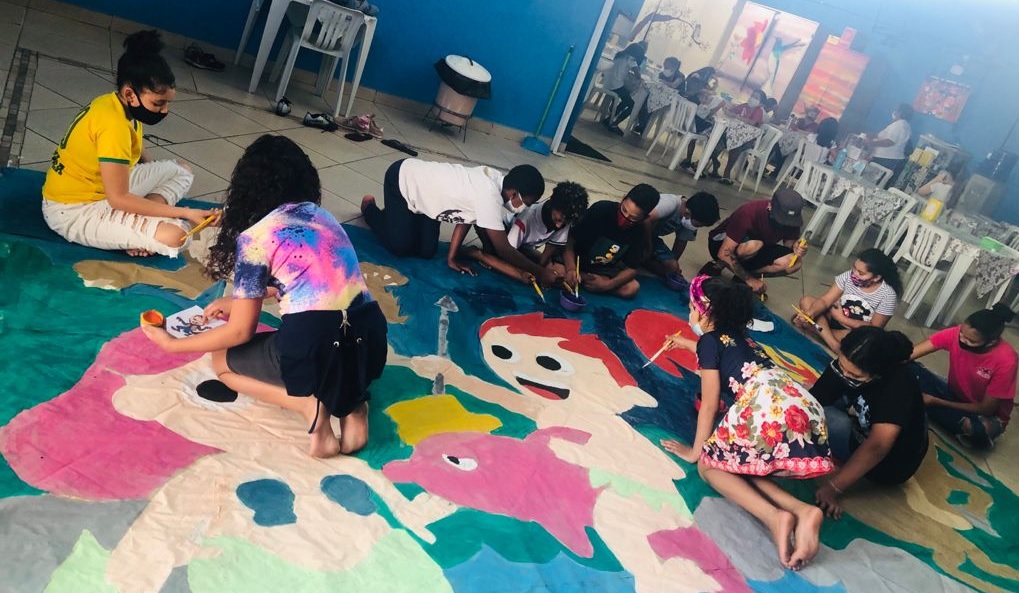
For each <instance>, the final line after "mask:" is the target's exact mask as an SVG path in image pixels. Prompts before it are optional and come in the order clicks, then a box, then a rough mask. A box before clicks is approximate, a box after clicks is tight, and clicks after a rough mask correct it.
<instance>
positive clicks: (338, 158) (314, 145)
mask: <svg viewBox="0 0 1019 593" xmlns="http://www.w3.org/2000/svg"><path fill="white" fill-rule="evenodd" d="M280 133H281V134H283V135H284V136H286V137H287V138H290V139H291V140H293V141H294V142H296V143H298V144H300V145H301V146H303V147H304V148H307V149H310V150H313V151H315V152H317V153H319V154H321V155H322V156H324V157H326V158H328V159H330V160H332V161H334V162H337V163H349V162H354V161H360V160H364V159H369V158H372V157H373V156H375V155H374V154H372V153H371V152H368V151H367V150H366V149H364V148H362V147H361V143H358V142H352V141H350V140H347V139H346V138H344V137H343V135H342V134H340V133H339V132H323V131H322V130H319V129H317V128H309V127H307V126H301V127H300V128H293V129H290V130H282V131H281V132H280ZM365 144H367V143H365Z"/></svg>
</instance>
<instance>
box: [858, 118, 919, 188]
mask: <svg viewBox="0 0 1019 593" xmlns="http://www.w3.org/2000/svg"><path fill="white" fill-rule="evenodd" d="M911 119H913V107H912V106H911V105H909V104H908V103H902V104H900V105H899V106H898V107H897V108H896V109H895V111H893V112H892V123H890V124H888V125H887V126H885V128H884V129H883V130H881V131H880V132H878V133H877V135H875V136H870V137H868V138H867V142H866V146H867V148H868V150H870V153H871V158H870V161H871V162H872V163H877V164H878V165H881V166H882V167H886V168H888V169H890V170H891V171H892V176H893V177H894V176H895V175H898V174H899V170H901V169H902V166H903V165H905V164H906V156H907V155H906V144H908V143H909V139H910V137H911V136H912V135H913V129H912V128H911V127H910V126H909V120H911Z"/></svg>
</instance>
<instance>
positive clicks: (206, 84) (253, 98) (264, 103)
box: [191, 63, 270, 109]
mask: <svg viewBox="0 0 1019 593" xmlns="http://www.w3.org/2000/svg"><path fill="white" fill-rule="evenodd" d="M191 76H192V77H194V81H195V89H196V90H197V91H198V92H199V93H204V94H206V95H211V96H213V97H222V98H224V99H229V100H231V101H234V102H236V103H240V104H242V105H247V106H249V107H255V108H262V109H264V108H267V107H269V105H270V101H269V99H267V98H266V97H265V96H264V95H263V94H262V93H260V92H255V93H249V92H248V79H249V78H250V76H251V71H250V70H248V69H246V68H242V67H239V66H234V65H233V64H232V63H231V64H230V65H229V66H227V69H226V70H224V71H223V72H210V71H208V70H197V69H192V70H191Z"/></svg>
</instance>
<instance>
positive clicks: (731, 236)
mask: <svg viewBox="0 0 1019 593" xmlns="http://www.w3.org/2000/svg"><path fill="white" fill-rule="evenodd" d="M802 225H803V198H802V197H801V196H800V194H799V193H797V192H796V191H795V190H792V189H789V188H787V187H783V188H781V189H779V190H778V191H776V192H775V196H774V197H772V198H771V199H770V200H756V201H753V202H747V203H746V204H743V205H742V206H740V207H739V208H737V209H736V210H734V211H733V213H732V214H730V215H729V218H726V219H725V220H723V221H722V223H721V224H719V225H718V226H717V227H715V228H714V229H713V230H712V231H711V232H710V233H709V234H708V253H710V254H711V257H712V258H713V261H711V262H708V263H707V264H705V265H704V267H703V268H701V272H700V273H702V274H712V275H718V274H720V273H721V268H720V267H719V266H725V267H726V268H729V269H730V270H732V273H733V275H734V276H736V277H737V278H739V279H740V280H743V281H744V282H746V283H747V284H748V285H749V286H750V288H751V289H753V291H754V292H756V293H758V294H763V293H764V292H765V291H766V290H767V289H768V286H767V285H766V284H765V283H764V278H763V276H785V275H787V274H791V273H793V272H795V271H797V270H799V269H800V266H801V265H802V264H803V256H804V254H806V252H807V246H806V244H804V245H800V243H799V241H797V239H798V238H799V236H800V227H801V226H802ZM793 255H796V262H795V263H793V264H792V265H790V263H791V262H792V259H793Z"/></svg>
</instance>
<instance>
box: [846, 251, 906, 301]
mask: <svg viewBox="0 0 1019 593" xmlns="http://www.w3.org/2000/svg"><path fill="white" fill-rule="evenodd" d="M856 257H857V259H859V260H860V261H862V262H863V263H865V264H867V269H868V270H869V271H870V273H871V274H877V275H878V276H881V279H882V280H884V282H885V284H887V285H888V286H891V287H892V290H894V291H895V296H897V297H899V298H902V279H901V278H899V268H898V267H897V266H896V265H895V262H894V261H893V260H892V258H891V257H889V256H887V255H885V252H884V251H881V250H880V249H874V248H871V249H864V250H863V251H861V252H860V255H858V256H856Z"/></svg>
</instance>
